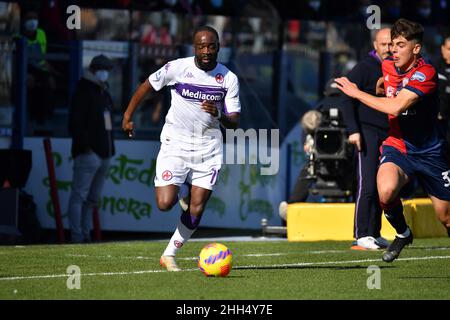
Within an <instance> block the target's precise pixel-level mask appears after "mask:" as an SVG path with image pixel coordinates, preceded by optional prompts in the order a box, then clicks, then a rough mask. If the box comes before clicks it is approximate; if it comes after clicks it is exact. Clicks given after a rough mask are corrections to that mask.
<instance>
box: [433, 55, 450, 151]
mask: <svg viewBox="0 0 450 320" xmlns="http://www.w3.org/2000/svg"><path fill="white" fill-rule="evenodd" d="M436 69H437V71H438V75H439V115H440V117H441V119H439V124H440V125H441V127H442V128H441V129H442V130H443V131H444V135H445V136H446V137H447V143H449V142H450V133H449V132H448V121H449V120H450V64H447V63H446V62H445V61H444V60H443V59H441V61H440V62H439V63H438V64H437V68H436Z"/></svg>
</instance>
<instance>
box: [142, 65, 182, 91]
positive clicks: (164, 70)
mask: <svg viewBox="0 0 450 320" xmlns="http://www.w3.org/2000/svg"><path fill="white" fill-rule="evenodd" d="M177 66H178V60H173V61H169V62H167V63H166V64H165V65H164V66H162V67H161V68H160V69H159V70H157V71H156V72H154V73H152V74H151V75H150V76H149V77H148V81H149V82H150V84H151V85H152V87H153V89H155V90H156V91H159V90H161V89H162V88H163V87H164V86H166V85H170V84H173V83H174V82H175V77H176V73H177V71H176V70H177Z"/></svg>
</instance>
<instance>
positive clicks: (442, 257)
mask: <svg viewBox="0 0 450 320" xmlns="http://www.w3.org/2000/svg"><path fill="white" fill-rule="evenodd" d="M433 259H450V256H429V257H411V258H398V259H397V261H418V260H433ZM365 262H381V260H380V259H363V260H346V261H324V262H300V263H286V264H271V265H248V266H235V267H233V269H253V268H256V269H258V268H286V267H303V266H312V265H333V264H347V263H365ZM183 271H184V272H189V271H198V268H191V269H183V270H181V271H180V272H183ZM161 272H166V270H141V271H129V272H126V271H122V272H99V273H81V276H116V275H134V274H145V273H161ZM68 276H69V275H68V274H50V275H40V276H16V277H6V278H0V281H12V280H31V279H48V278H66V277H68Z"/></svg>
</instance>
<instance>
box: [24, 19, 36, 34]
mask: <svg viewBox="0 0 450 320" xmlns="http://www.w3.org/2000/svg"><path fill="white" fill-rule="evenodd" d="M37 27H38V20H37V19H28V20H26V21H25V30H27V31H35V30H36V29H37Z"/></svg>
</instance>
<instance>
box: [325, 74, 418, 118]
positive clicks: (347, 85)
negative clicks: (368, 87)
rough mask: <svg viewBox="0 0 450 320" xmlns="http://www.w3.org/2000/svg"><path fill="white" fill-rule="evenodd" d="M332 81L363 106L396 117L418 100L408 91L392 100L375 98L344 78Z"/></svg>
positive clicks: (401, 92) (415, 94)
mask: <svg viewBox="0 0 450 320" xmlns="http://www.w3.org/2000/svg"><path fill="white" fill-rule="evenodd" d="M334 81H336V83H337V84H338V86H337V87H338V88H339V89H340V90H341V91H342V92H344V93H345V94H346V95H348V96H350V97H352V98H355V99H358V100H359V101H361V102H362V103H364V104H365V105H367V106H369V107H371V108H373V109H375V110H377V111H380V112H383V113H386V114H390V115H392V116H395V117H397V116H398V115H400V114H401V113H403V112H405V110H406V109H408V108H409V107H410V106H412V105H413V104H414V103H416V102H417V101H418V100H419V95H418V94H417V93H414V92H412V91H410V90H401V91H400V92H399V93H398V95H397V96H395V97H394V98H384V97H376V96H372V95H371V94H368V93H366V92H364V91H361V90H359V89H358V87H357V86H356V85H355V84H354V83H353V82H350V81H349V80H348V79H347V78H346V77H342V78H336V79H335V80H334Z"/></svg>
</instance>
